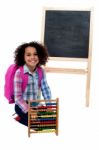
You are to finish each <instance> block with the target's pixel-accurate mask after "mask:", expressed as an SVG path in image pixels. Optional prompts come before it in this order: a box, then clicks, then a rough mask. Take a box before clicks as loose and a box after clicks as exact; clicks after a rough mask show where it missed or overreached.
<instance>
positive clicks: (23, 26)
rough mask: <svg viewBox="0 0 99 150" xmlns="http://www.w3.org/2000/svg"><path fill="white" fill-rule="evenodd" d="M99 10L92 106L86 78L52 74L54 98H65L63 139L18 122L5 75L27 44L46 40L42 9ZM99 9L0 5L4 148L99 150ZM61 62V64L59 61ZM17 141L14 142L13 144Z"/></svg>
mask: <svg viewBox="0 0 99 150" xmlns="http://www.w3.org/2000/svg"><path fill="white" fill-rule="evenodd" d="M44 6H46V7H49V6H51V7H56V8H58V7H65V8H90V7H93V8H94V19H93V37H92V38H93V40H92V45H93V46H92V71H91V89H90V105H89V107H85V93H86V76H84V75H73V74H54V73H52V74H50V73H49V74H47V78H48V82H49V85H50V87H51V90H52V95H53V98H55V97H59V104H60V107H59V136H56V135H55V134H54V133H47V134H32V135H31V137H30V138H28V134H27V128H26V127H24V126H23V125H20V124H18V123H17V122H15V121H14V119H13V118H12V114H13V113H14V108H13V105H9V104H8V103H7V101H6V99H5V98H4V96H3V95H4V75H5V72H6V69H7V67H8V66H9V65H10V64H11V63H13V53H14V51H15V48H16V47H17V46H18V45H19V44H21V43H22V42H29V41H32V40H36V41H41V33H42V8H43V7H44ZM98 51H99V5H98V0H96V1H95V0H93V1H92V0H41V1H40V0H9V1H8V0H1V1H0V149H1V148H2V149H4V150H6V149H10V150H12V149H15V148H16V149H24V150H27V149H36V150H38V149H41V150H43V149H48V150H51V149H58V148H59V149H61V148H62V146H63V147H64V148H62V149H63V150H74V149H75V150H84V149H87V150H99V94H98V93H99V92H98V89H99V69H98V64H99V58H98ZM54 64H55V62H54ZM12 143H13V144H12Z"/></svg>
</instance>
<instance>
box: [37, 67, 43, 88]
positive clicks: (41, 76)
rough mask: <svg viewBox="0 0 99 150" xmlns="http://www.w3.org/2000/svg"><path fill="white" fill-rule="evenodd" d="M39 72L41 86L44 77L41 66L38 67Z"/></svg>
mask: <svg viewBox="0 0 99 150" xmlns="http://www.w3.org/2000/svg"><path fill="white" fill-rule="evenodd" d="M37 72H38V78H39V81H38V85H39V87H41V80H42V78H43V70H42V68H41V67H40V66H38V67H37Z"/></svg>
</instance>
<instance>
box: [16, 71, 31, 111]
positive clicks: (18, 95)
mask: <svg viewBox="0 0 99 150" xmlns="http://www.w3.org/2000/svg"><path fill="white" fill-rule="evenodd" d="M14 99H15V103H16V104H17V105H18V106H19V107H20V108H21V109H22V111H23V112H24V113H27V112H28V104H27V103H26V102H25V101H24V100H23V92H22V78H21V75H20V69H18V70H17V71H16V73H15V77H14Z"/></svg>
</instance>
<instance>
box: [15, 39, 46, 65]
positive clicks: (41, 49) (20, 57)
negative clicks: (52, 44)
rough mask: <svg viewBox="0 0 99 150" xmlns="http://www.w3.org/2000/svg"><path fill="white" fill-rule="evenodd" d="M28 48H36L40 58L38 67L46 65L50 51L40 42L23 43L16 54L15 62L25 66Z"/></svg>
mask: <svg viewBox="0 0 99 150" xmlns="http://www.w3.org/2000/svg"><path fill="white" fill-rule="evenodd" d="M27 47H33V48H36V50H37V54H38V58H39V64H38V65H45V64H46V62H47V60H48V51H47V47H46V46H44V45H43V44H41V43H39V42H35V41H34V42H29V43H23V44H21V45H20V46H18V47H17V48H16V50H15V52H14V54H15V56H14V62H15V64H17V65H18V66H23V65H24V64H25V61H24V54H25V48H27Z"/></svg>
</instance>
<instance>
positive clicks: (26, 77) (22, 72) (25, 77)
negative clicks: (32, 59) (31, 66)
mask: <svg viewBox="0 0 99 150" xmlns="http://www.w3.org/2000/svg"><path fill="white" fill-rule="evenodd" d="M20 71H21V78H22V90H23V91H25V88H26V86H27V83H28V74H27V73H24V69H23V66H21V67H20Z"/></svg>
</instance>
